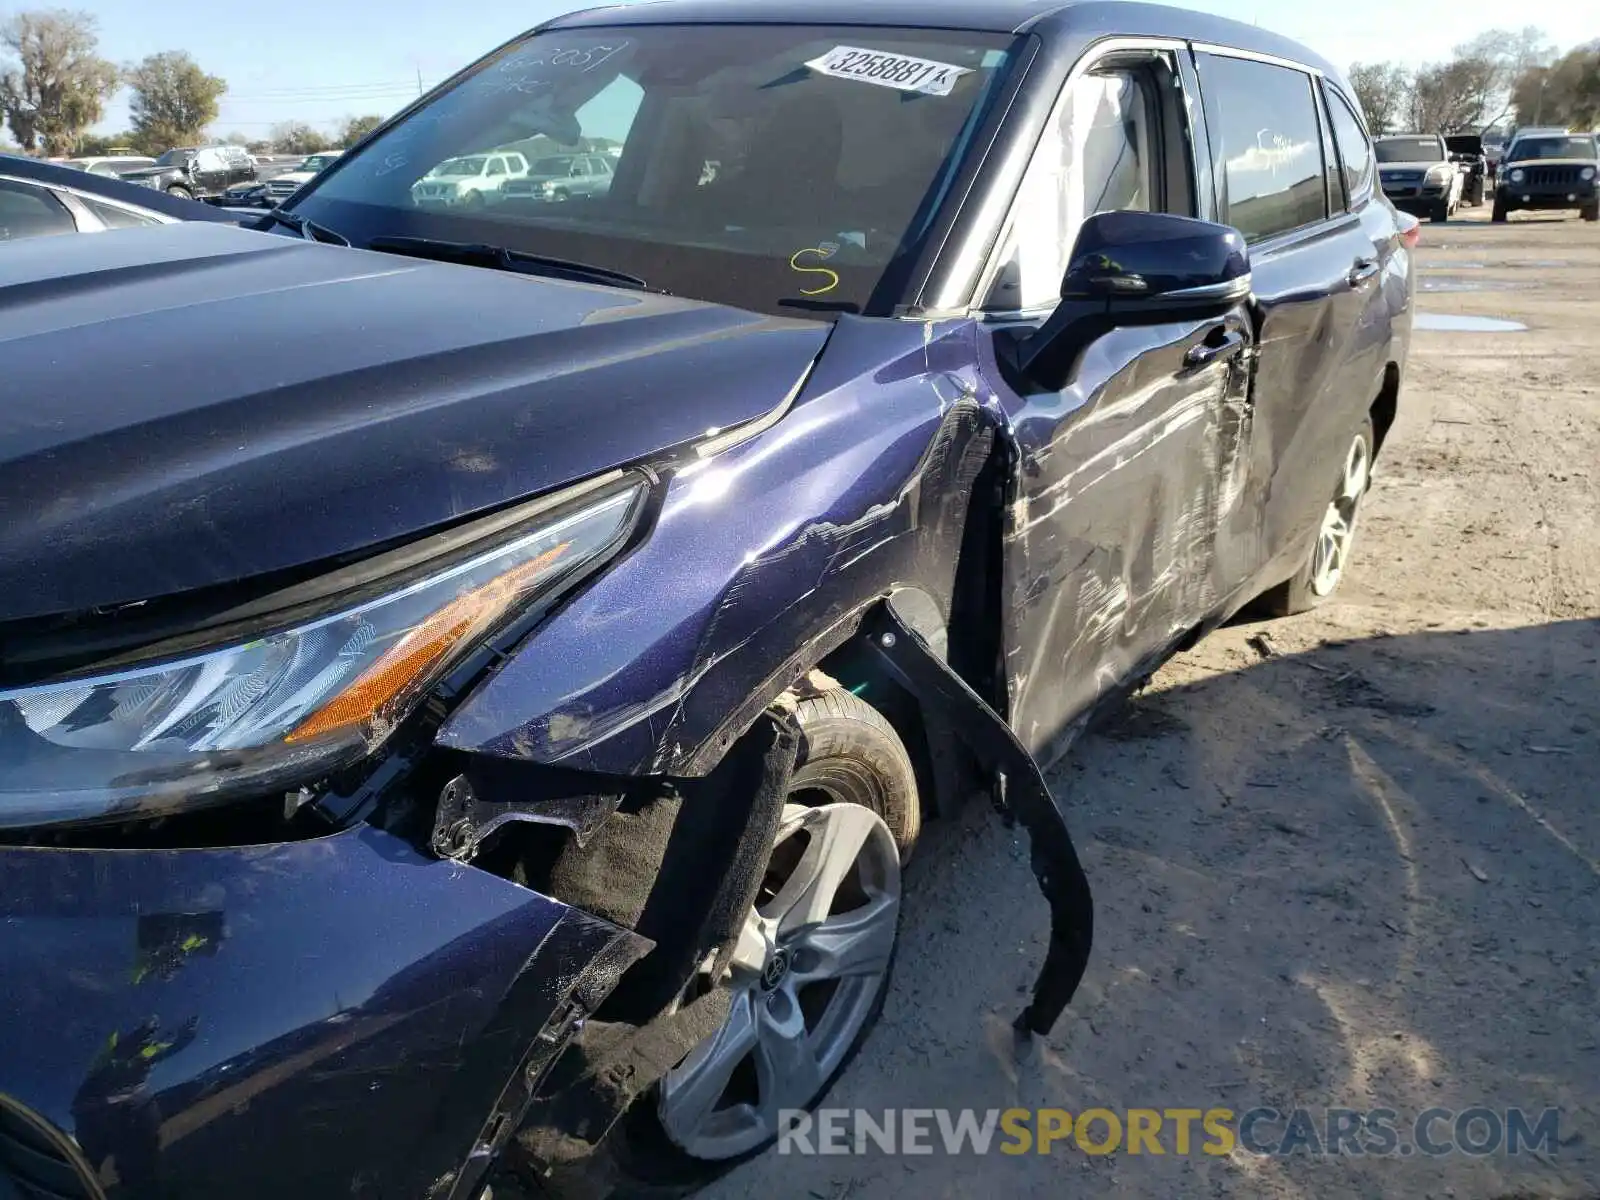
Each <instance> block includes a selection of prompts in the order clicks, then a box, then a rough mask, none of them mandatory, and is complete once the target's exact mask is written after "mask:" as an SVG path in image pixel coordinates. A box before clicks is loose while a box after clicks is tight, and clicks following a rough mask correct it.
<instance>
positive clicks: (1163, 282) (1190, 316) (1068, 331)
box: [1015, 212, 1250, 387]
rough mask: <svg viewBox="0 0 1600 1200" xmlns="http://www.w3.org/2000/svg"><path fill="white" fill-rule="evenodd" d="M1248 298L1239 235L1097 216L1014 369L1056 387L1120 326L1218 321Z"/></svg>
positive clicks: (1171, 222)
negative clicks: (1097, 341)
mask: <svg viewBox="0 0 1600 1200" xmlns="http://www.w3.org/2000/svg"><path fill="white" fill-rule="evenodd" d="M1249 297H1250V257H1249V253H1248V252H1247V251H1246V249H1245V244H1244V235H1243V234H1241V233H1240V232H1239V231H1238V230H1237V229H1234V228H1232V227H1231V226H1228V225H1218V224H1216V223H1214V222H1211V221H1198V220H1195V219H1194V218H1193V217H1179V216H1174V215H1173V214H1171V213H1147V212H1104V213H1096V214H1095V215H1094V216H1092V217H1089V218H1088V219H1087V220H1086V221H1084V223H1083V226H1082V228H1081V229H1080V230H1079V231H1078V238H1077V241H1076V242H1074V243H1073V247H1072V257H1071V260H1070V261H1069V263H1068V265H1067V273H1066V275H1065V276H1064V277H1063V278H1062V280H1061V303H1060V304H1059V305H1057V306H1056V310H1055V312H1054V313H1052V314H1051V315H1050V319H1049V320H1048V321H1046V322H1045V323H1044V325H1043V326H1042V327H1041V328H1040V329H1039V330H1038V331H1037V332H1035V333H1032V334H1029V335H1028V336H1026V337H1024V338H1023V339H1022V340H1021V341H1020V342H1019V343H1017V346H1016V355H1015V366H1016V368H1017V370H1018V371H1020V372H1021V373H1022V374H1023V375H1024V376H1025V377H1027V378H1028V379H1030V380H1032V381H1034V382H1035V383H1038V384H1041V385H1043V386H1045V387H1060V386H1061V384H1062V383H1063V382H1064V381H1065V378H1066V375H1067V371H1068V369H1069V368H1070V367H1071V364H1072V361H1073V360H1074V359H1075V358H1076V357H1077V355H1078V353H1079V352H1080V351H1081V350H1082V349H1083V348H1084V347H1085V346H1086V345H1088V343H1089V342H1090V341H1092V340H1093V339H1094V338H1096V337H1099V336H1101V335H1102V334H1105V333H1108V332H1110V331H1111V330H1112V329H1115V328H1116V327H1117V326H1119V325H1162V324H1166V323H1168V322H1174V321H1204V320H1208V319H1212V318H1221V317H1223V316H1225V315H1226V314H1227V313H1228V312H1229V311H1230V310H1232V309H1233V308H1234V306H1236V305H1238V304H1239V303H1241V302H1242V301H1244V300H1247V299H1249Z"/></svg>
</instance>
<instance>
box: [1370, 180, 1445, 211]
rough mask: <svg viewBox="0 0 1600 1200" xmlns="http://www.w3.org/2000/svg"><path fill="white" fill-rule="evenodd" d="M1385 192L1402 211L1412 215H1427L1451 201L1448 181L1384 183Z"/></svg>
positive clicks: (1390, 200) (1391, 201)
mask: <svg viewBox="0 0 1600 1200" xmlns="http://www.w3.org/2000/svg"><path fill="white" fill-rule="evenodd" d="M1383 194H1384V195H1385V196H1387V197H1388V198H1389V202H1390V203H1391V204H1393V205H1394V206H1395V207H1396V208H1398V209H1400V210H1401V211H1402V212H1408V213H1410V214H1411V215H1412V216H1426V215H1427V214H1428V213H1430V212H1432V211H1433V210H1435V209H1437V208H1438V207H1439V206H1440V205H1448V204H1449V203H1450V185H1449V184H1448V183H1423V184H1389V183H1385V184H1384V185H1383Z"/></svg>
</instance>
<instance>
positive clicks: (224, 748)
mask: <svg viewBox="0 0 1600 1200" xmlns="http://www.w3.org/2000/svg"><path fill="white" fill-rule="evenodd" d="M642 490H643V489H642V487H640V486H635V487H633V488H631V489H629V490H627V491H624V492H622V493H620V494H612V495H610V496H609V497H608V498H606V499H603V500H599V501H597V502H595V503H593V504H591V505H590V506H589V507H587V508H584V509H582V510H580V511H577V512H574V513H572V514H570V515H567V516H564V517H560V518H559V519H553V520H551V521H550V522H548V523H546V524H545V525H543V526H542V527H540V528H537V529H535V530H533V531H532V532H524V533H522V534H520V535H519V536H517V537H516V538H515V540H512V541H509V542H505V543H503V544H501V545H499V546H497V547H496V548H494V549H492V550H489V551H486V552H483V553H481V554H478V555H477V556H475V557H472V558H470V559H468V560H467V561H465V562H461V563H457V564H455V565H453V566H450V567H448V568H447V569H443V570H440V571H438V572H437V573H434V574H432V575H428V576H426V577H424V578H422V579H420V580H418V581H416V582H414V583H411V584H409V585H408V586H404V587H400V588H397V589H396V590H394V591H392V592H391V593H389V594H387V595H383V596H381V597H379V598H377V599H373V600H369V601H367V602H365V603H362V604H358V605H355V606H353V607H348V608H345V609H343V610H342V611H339V612H335V613H333V614H331V615H327V616H322V617H319V618H317V619H315V620H310V621H307V622H305V623H303V624H300V625H298V626H294V627H291V628H287V629H284V630H281V631H280V632H276V633H272V634H269V635H267V636H264V637H259V638H255V639H253V640H249V641H241V642H239V643H237V644H235V645H228V646H224V647H221V648H218V649H215V650H212V651H210V652H207V653H202V654H195V655H193V656H189V657H184V658H178V659H173V660H169V661H167V662H163V663H158V664H154V665H149V666H139V667H136V668H132V669H128V670H124V671H121V672H119V673H116V674H108V675H102V676H99V677H91V678H81V679H68V680H63V681H60V682H56V683H49V684H44V685H41V686H36V687H27V688H21V689H16V690H12V691H3V692H0V827H6V826H17V825H27V824H33V823H37V822H42V821H59V820H72V819H86V818H93V817H107V816H126V815H133V814H147V813H152V812H160V811H163V810H166V809H170V808H175V807H190V806H194V805H196V804H204V803H209V802H214V801H216V800H220V799H225V798H227V797H229V796H233V795H237V794H239V793H241V792H248V791H270V790H272V789H275V788H280V787H287V786H291V785H298V784H300V783H304V782H308V781H311V780H314V779H316V778H317V776H318V775H319V774H320V773H325V772H327V771H329V770H333V769H336V768H339V767H343V766H346V765H348V764H350V763H353V762H356V761H358V760H359V759H361V758H362V757H364V756H366V755H368V754H370V753H371V752H372V751H373V750H374V749H375V748H376V747H377V746H378V745H379V744H380V743H382V742H383V741H384V739H385V738H387V737H388V736H389V734H390V733H391V732H392V731H393V730H394V728H395V726H396V725H397V724H398V723H399V722H400V721H401V720H402V719H403V718H404V717H405V716H406V715H407V713H408V712H409V711H410V710H411V709H412V707H413V706H414V705H415V704H416V702H417V701H418V699H419V698H421V697H422V696H423V695H424V694H426V692H427V690H428V689H429V688H430V687H431V686H432V685H434V684H435V683H436V682H437V681H438V680H439V679H440V677H441V676H442V675H443V674H445V673H446V672H447V671H449V670H450V669H451V668H452V667H453V666H456V665H457V664H459V663H460V662H461V660H462V659H463V658H464V657H466V656H467V655H469V654H470V653H472V652H473V651H474V650H475V649H477V648H478V647H479V646H480V645H481V643H482V642H483V640H484V639H485V638H486V636H487V635H488V634H490V633H491V632H493V631H494V630H495V629H496V628H497V627H498V626H500V625H501V624H503V623H504V622H505V620H506V619H507V618H508V617H509V616H511V615H513V614H514V613H515V612H516V611H517V610H518V609H519V608H521V607H523V606H524V605H525V604H526V603H527V601H528V600H529V599H530V598H531V597H532V596H533V595H534V594H535V593H536V592H538V591H539V590H540V589H541V588H543V587H545V586H547V585H548V584H550V583H551V582H552V581H553V580H555V579H556V578H557V577H561V576H565V575H566V574H567V573H568V572H570V571H571V570H572V569H574V568H575V567H577V566H579V565H580V564H582V563H584V562H586V561H590V560H594V559H596V558H598V557H601V556H602V555H604V554H606V553H607V552H609V551H610V550H611V549H612V548H614V547H615V546H617V545H618V544H619V543H620V540H621V539H622V538H623V537H625V536H626V534H627V532H628V531H629V529H630V528H631V526H632V518H633V514H634V512H635V510H636V502H637V500H638V499H639V496H640V494H641V492H642Z"/></svg>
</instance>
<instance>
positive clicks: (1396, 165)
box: [1378, 158, 1450, 175]
mask: <svg viewBox="0 0 1600 1200" xmlns="http://www.w3.org/2000/svg"><path fill="white" fill-rule="evenodd" d="M1449 165H1450V164H1449V163H1447V162H1441V161H1440V160H1439V159H1437V158H1427V159H1423V160H1421V161H1420V162H1387V163H1379V164H1378V174H1380V175H1381V174H1383V173H1384V172H1385V171H1426V170H1427V169H1428V168H1429V167H1448V166H1449Z"/></svg>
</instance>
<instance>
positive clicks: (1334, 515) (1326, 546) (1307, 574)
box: [1258, 418, 1373, 617]
mask: <svg viewBox="0 0 1600 1200" xmlns="http://www.w3.org/2000/svg"><path fill="white" fill-rule="evenodd" d="M1372 455H1373V436H1372V420H1371V418H1368V419H1367V420H1365V421H1363V422H1362V423H1361V428H1360V429H1358V430H1357V431H1356V433H1355V436H1354V437H1352V438H1351V439H1350V442H1349V445H1348V447H1347V448H1346V450H1345V453H1344V459H1343V465H1342V466H1341V467H1340V469H1339V476H1338V479H1337V481H1336V482H1335V483H1334V487H1333V496H1332V498H1331V499H1330V500H1329V501H1328V507H1327V508H1326V509H1325V510H1324V511H1323V514H1322V525H1321V527H1320V528H1319V529H1318V530H1317V540H1316V542H1315V544H1313V545H1312V547H1311V553H1310V554H1309V555H1308V556H1307V558H1306V561H1305V563H1304V564H1303V565H1302V566H1301V568H1300V569H1299V570H1298V571H1297V572H1295V574H1294V575H1293V576H1291V577H1290V578H1289V579H1288V580H1286V581H1285V582H1283V583H1282V584H1279V585H1278V586H1277V587H1276V588H1274V589H1273V590H1272V591H1270V592H1268V593H1267V594H1266V595H1264V596H1262V597H1261V599H1260V601H1259V602H1258V607H1259V608H1260V609H1261V610H1262V611H1263V613H1264V614H1265V615H1267V616H1272V617H1292V616H1294V615H1295V614H1296V613H1303V612H1309V611H1310V610H1311V609H1313V608H1316V607H1317V606H1318V605H1319V604H1321V603H1322V602H1323V601H1325V600H1326V599H1327V598H1328V597H1329V596H1331V595H1333V593H1334V590H1335V589H1336V588H1337V587H1338V586H1339V581H1340V580H1341V579H1343V578H1344V571H1345V567H1346V566H1347V565H1348V563H1349V561H1350V551H1351V549H1352V547H1353V546H1354V545H1355V538H1356V519H1357V517H1359V516H1360V514H1361V501H1362V499H1363V498H1364V497H1365V496H1366V494H1367V488H1368V487H1369V486H1370V485H1371V483H1372Z"/></svg>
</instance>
